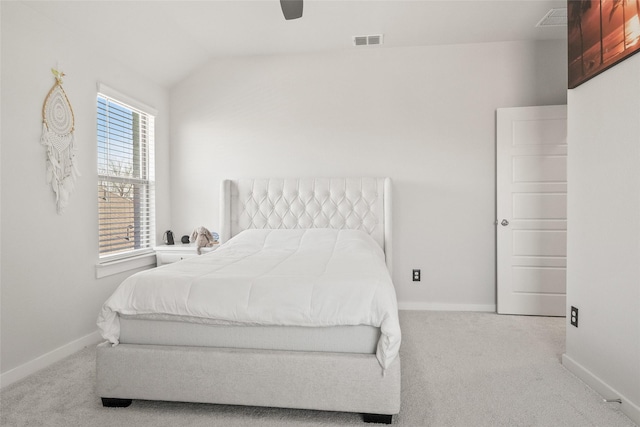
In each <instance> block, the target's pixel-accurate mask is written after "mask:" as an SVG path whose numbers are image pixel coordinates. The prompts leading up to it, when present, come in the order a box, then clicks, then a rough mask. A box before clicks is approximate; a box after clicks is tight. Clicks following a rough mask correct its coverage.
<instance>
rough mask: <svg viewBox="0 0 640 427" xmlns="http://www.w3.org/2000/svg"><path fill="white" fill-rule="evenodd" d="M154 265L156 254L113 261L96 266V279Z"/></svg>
mask: <svg viewBox="0 0 640 427" xmlns="http://www.w3.org/2000/svg"><path fill="white" fill-rule="evenodd" d="M155 265H156V254H155V253H154V252H151V253H148V254H144V255H138V256H135V257H131V258H124V259H119V260H115V261H108V262H103V263H101V264H96V279H101V278H103V277H107V276H111V275H114V274H118V273H122V272H124V271H129V270H135V269H137V268H144V267H150V266H155Z"/></svg>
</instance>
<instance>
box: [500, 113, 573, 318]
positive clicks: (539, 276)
mask: <svg viewBox="0 0 640 427" xmlns="http://www.w3.org/2000/svg"><path fill="white" fill-rule="evenodd" d="M496 156H497V157H496V185H497V188H496V193H497V194H496V198H497V207H496V209H497V221H496V228H497V229H496V244H497V276H498V277H497V280H498V285H497V294H498V301H497V307H498V313H501V314H527V315H541V316H564V315H565V314H566V309H565V306H566V266H567V258H566V254H567V108H566V106H565V105H554V106H545V107H524V108H500V109H498V112H497V149H496Z"/></svg>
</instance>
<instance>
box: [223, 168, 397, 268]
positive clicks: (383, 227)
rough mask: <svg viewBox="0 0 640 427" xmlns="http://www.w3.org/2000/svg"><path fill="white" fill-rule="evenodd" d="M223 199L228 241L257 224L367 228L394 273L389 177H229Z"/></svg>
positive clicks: (260, 226)
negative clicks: (234, 178)
mask: <svg viewBox="0 0 640 427" xmlns="http://www.w3.org/2000/svg"><path fill="white" fill-rule="evenodd" d="M220 198H221V200H220V210H221V212H220V221H221V227H220V229H221V231H220V239H221V241H222V242H226V241H227V240H229V239H230V238H231V237H233V236H235V235H236V234H238V233H239V232H241V231H243V230H247V229H251V228H338V229H343V228H346V229H357V230H363V231H365V232H367V233H368V234H369V235H371V237H373V239H374V240H375V241H376V242H378V244H379V245H380V247H381V248H382V249H383V250H384V253H385V257H386V263H387V268H388V269H389V272H391V180H390V179H389V178H340V179H329V178H325V179H319V178H306V179H303V178H301V179H296V178H287V179H240V180H224V181H222V186H221V190H220Z"/></svg>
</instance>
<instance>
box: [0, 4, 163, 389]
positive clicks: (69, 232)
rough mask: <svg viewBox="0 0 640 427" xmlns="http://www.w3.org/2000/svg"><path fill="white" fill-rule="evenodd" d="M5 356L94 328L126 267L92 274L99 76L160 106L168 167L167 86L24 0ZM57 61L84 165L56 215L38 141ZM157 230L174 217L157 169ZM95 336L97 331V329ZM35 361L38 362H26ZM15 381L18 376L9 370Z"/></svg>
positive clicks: (12, 114)
mask: <svg viewBox="0 0 640 427" xmlns="http://www.w3.org/2000/svg"><path fill="white" fill-rule="evenodd" d="M1 28H2V70H1V71H2V74H1V76H2V81H1V83H2V106H1V111H2V117H1V118H2V133H1V136H2V159H1V161H2V163H1V171H2V177H1V180H2V194H1V198H2V211H1V219H2V234H1V242H0V244H1V256H2V259H1V265H2V273H1V283H2V298H1V302H2V308H1V313H2V322H1V323H2V329H1V334H2V353H1V362H2V366H1V370H2V373H3V379H6V378H7V377H6V376H5V375H4V374H5V373H7V372H9V371H11V372H16V369H17V370H18V371H19V372H18V376H20V375H19V374H20V372H24V373H28V371H29V369H28V367H27V369H22V370H21V371H20V369H21V368H22V367H24V366H25V365H29V364H30V363H32V362H33V361H34V360H35V359H36V358H39V357H41V356H43V355H46V354H47V353H49V352H51V351H54V350H56V349H58V348H60V347H64V346H67V345H68V344H69V343H71V342H74V341H76V340H78V339H80V340H81V342H82V338H83V337H86V336H88V335H90V334H92V333H94V332H95V331H96V330H97V327H96V324H95V322H96V318H97V315H98V311H99V308H100V306H101V305H102V303H103V302H104V301H105V300H106V298H107V297H108V296H109V294H110V293H111V292H112V291H113V290H114V289H115V287H116V286H117V284H119V283H120V281H121V280H122V279H123V277H125V275H126V273H123V274H119V275H115V276H110V277H107V278H104V279H101V280H96V278H95V264H96V261H97V250H98V249H97V248H98V234H97V227H98V220H97V191H96V183H97V172H96V107H95V104H96V82H98V81H100V82H103V83H105V84H107V85H109V86H111V87H112V88H114V89H117V90H119V91H121V92H124V93H126V94H128V95H129V96H131V97H133V98H136V99H138V100H140V101H142V102H144V103H146V104H148V105H151V106H153V107H155V108H157V109H158V110H159V114H158V116H157V120H156V143H157V149H156V153H157V167H156V169H157V170H158V171H166V170H168V168H169V161H168V143H169V138H168V126H169V123H168V93H167V91H166V90H165V89H162V88H160V87H158V86H155V85H154V84H151V83H149V82H148V80H147V79H145V78H144V77H142V76H138V75H135V74H133V73H131V72H129V71H128V70H127V68H126V67H125V66H124V65H123V64H120V63H118V62H116V61H112V60H110V59H109V58H103V57H101V56H100V55H99V54H98V53H97V52H96V49H95V48H96V47H95V46H93V45H90V44H88V43H85V42H84V41H83V39H82V37H81V35H78V34H74V33H72V32H71V31H70V30H69V29H67V28H65V27H63V26H58V25H56V23H54V22H51V21H49V20H48V19H46V18H44V17H43V16H41V15H39V14H38V13H34V12H33V11H32V10H31V8H30V7H29V6H28V2H2V27H1ZM57 64H59V65H60V68H61V69H62V70H63V71H64V72H65V73H66V74H67V76H66V78H65V79H64V88H65V91H66V92H67V95H68V97H69V99H70V101H71V103H72V105H73V108H74V113H75V119H76V120H75V128H76V132H75V137H76V143H77V147H78V149H79V153H78V160H79V169H80V173H81V174H82V176H81V177H79V179H78V181H77V186H76V190H75V192H74V193H73V194H72V196H71V200H70V205H69V207H68V209H67V212H66V213H64V214H63V215H58V214H56V210H55V196H54V193H53V192H52V191H51V189H50V187H49V186H48V185H47V184H46V181H45V180H46V178H45V167H46V164H45V153H46V152H45V148H44V147H43V146H41V145H40V134H41V129H42V104H43V101H44V98H45V96H46V95H47V93H48V91H49V89H50V88H51V86H52V85H53V83H54V79H53V76H52V74H51V71H50V69H51V68H52V67H56V66H57ZM157 187H158V197H157V198H158V205H157V216H158V224H159V225H158V228H159V230H162V229H164V228H166V227H167V225H168V224H169V223H170V212H169V204H168V198H169V178H168V174H166V173H164V174H163V173H158V185H157ZM93 336H95V337H97V335H93ZM29 366H37V363H36V364H35V365H29ZM11 378H13V379H15V378H16V375H13V376H11Z"/></svg>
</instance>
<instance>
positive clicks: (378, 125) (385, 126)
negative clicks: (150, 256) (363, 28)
mask: <svg viewBox="0 0 640 427" xmlns="http://www.w3.org/2000/svg"><path fill="white" fill-rule="evenodd" d="M565 58H566V43H565V42H560V41H554V42H540V43H524V42H509V43H492V44H473V45H455V46H438V47H416V48H364V49H361V50H355V49H354V50H348V51H341V52H334V53H323V54H309V55H295V56H267V57H243V58H228V59H224V60H215V61H212V62H210V63H208V64H207V65H205V66H204V67H202V68H200V69H199V70H197V71H196V72H195V73H193V74H192V75H191V76H190V77H188V78H187V79H185V80H184V81H183V82H181V83H180V84H178V85H177V86H175V87H174V88H173V89H172V90H171V140H172V142H171V192H172V218H173V222H172V227H173V229H174V231H176V232H177V233H179V234H186V233H188V232H190V231H191V230H192V229H193V227H195V226H198V225H205V226H207V227H211V228H212V229H214V230H215V229H217V228H218V220H219V216H218V197H219V189H218V186H219V182H220V180H221V179H223V178H240V177H269V176H280V177H293V176H324V177H331V176H359V175H364V176H389V177H391V178H392V179H393V182H394V204H395V205H394V220H395V221H394V222H395V224H394V260H393V263H394V282H395V285H396V289H397V293H398V299H399V301H400V302H401V304H402V306H404V307H422V308H450V309H482V310H487V309H488V310H493V308H494V307H495V238H494V221H495V160H494V158H495V110H496V108H498V107H517V106H529V105H547V104H564V103H565V102H566V59H565ZM413 268H420V269H422V282H420V283H419V284H416V283H413V282H411V269H413Z"/></svg>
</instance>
